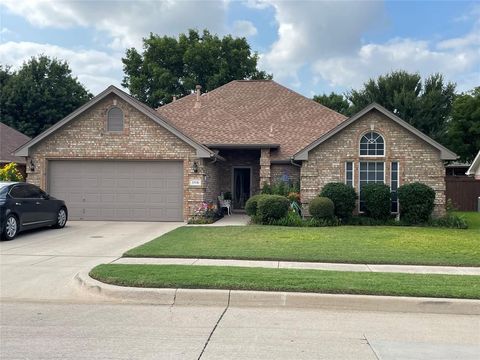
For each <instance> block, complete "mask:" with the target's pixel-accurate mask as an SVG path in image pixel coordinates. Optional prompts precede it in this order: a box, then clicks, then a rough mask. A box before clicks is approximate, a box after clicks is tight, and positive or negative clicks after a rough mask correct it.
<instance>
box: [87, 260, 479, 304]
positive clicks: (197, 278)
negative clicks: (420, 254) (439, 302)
mask: <svg viewBox="0 0 480 360" xmlns="http://www.w3.org/2000/svg"><path fill="white" fill-rule="evenodd" d="M90 276H92V277H93V278H95V279H97V280H99V281H103V282H106V283H109V284H114V285H121V286H134V287H152V288H195V289H232V290H233V289H237V290H238V289H241V290H265V291H301V292H315V293H330V294H368V295H389V296H421V297H443V298H465V299H480V276H460V275H425V274H399V273H361V272H346V271H322V270H293V269H271V268H245V267H229V266H185V265H125V264H104V265H99V266H97V267H95V268H94V269H93V270H92V271H91V272H90Z"/></svg>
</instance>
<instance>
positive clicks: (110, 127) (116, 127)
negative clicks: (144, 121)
mask: <svg viewBox="0 0 480 360" xmlns="http://www.w3.org/2000/svg"><path fill="white" fill-rule="evenodd" d="M107 131H115V132H119V131H123V111H122V110H121V109H120V108H118V107H116V106H115V107H112V108H111V109H110V110H108V113H107Z"/></svg>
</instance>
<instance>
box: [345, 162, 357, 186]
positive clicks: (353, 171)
mask: <svg viewBox="0 0 480 360" xmlns="http://www.w3.org/2000/svg"><path fill="white" fill-rule="evenodd" d="M347 163H351V164H352V188H354V189H355V161H353V160H346V161H345V185H348V184H347Z"/></svg>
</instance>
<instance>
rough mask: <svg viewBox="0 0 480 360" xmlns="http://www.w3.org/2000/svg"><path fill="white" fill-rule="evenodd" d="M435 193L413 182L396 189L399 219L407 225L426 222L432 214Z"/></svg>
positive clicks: (428, 187) (427, 187)
mask: <svg viewBox="0 0 480 360" xmlns="http://www.w3.org/2000/svg"><path fill="white" fill-rule="evenodd" d="M434 200H435V191H434V190H433V189H432V188H431V187H430V186H428V185H425V184H422V183H419V182H415V183H412V184H405V185H402V186H400V187H399V188H398V201H399V202H400V219H401V220H402V221H405V222H406V223H408V224H419V223H424V222H427V221H428V220H429V219H430V216H431V215H432V212H433V207H434Z"/></svg>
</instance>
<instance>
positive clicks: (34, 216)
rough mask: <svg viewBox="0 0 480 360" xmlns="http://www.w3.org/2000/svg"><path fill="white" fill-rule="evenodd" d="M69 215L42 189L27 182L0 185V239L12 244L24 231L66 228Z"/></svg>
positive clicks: (61, 201) (65, 208)
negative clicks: (11, 241)
mask: <svg viewBox="0 0 480 360" xmlns="http://www.w3.org/2000/svg"><path fill="white" fill-rule="evenodd" d="M67 218H68V211H67V207H66V206H65V202H64V201H63V200H58V199H55V198H54V197H52V196H50V195H48V194H47V193H46V192H45V191H43V190H42V189H40V188H39V187H38V186H35V185H32V184H27V183H23V182H0V238H1V239H2V240H12V239H13V238H14V237H15V236H17V234H18V233H19V232H20V231H24V230H28V229H34V228H39V227H46V226H53V227H55V228H58V229H59V228H63V227H64V226H65V224H66V223H67Z"/></svg>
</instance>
